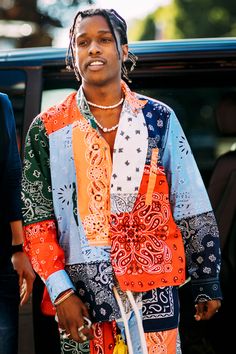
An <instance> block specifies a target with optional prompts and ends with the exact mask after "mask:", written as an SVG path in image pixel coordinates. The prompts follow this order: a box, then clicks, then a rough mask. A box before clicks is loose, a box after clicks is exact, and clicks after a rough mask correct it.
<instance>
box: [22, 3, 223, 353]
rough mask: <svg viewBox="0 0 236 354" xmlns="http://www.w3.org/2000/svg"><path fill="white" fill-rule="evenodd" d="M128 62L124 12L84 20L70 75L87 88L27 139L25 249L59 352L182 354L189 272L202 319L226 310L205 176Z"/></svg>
mask: <svg viewBox="0 0 236 354" xmlns="http://www.w3.org/2000/svg"><path fill="white" fill-rule="evenodd" d="M127 60H131V62H132V68H133V67H134V65H135V61H136V58H135V56H134V55H132V54H131V53H129V50H128V42H127V27H126V23H125V21H124V19H123V18H121V17H120V15H119V14H118V13H117V12H116V11H114V10H112V9H111V10H107V9H89V10H85V11H80V12H78V14H77V15H76V17H75V19H74V23H73V26H72V28H71V31H70V45H69V50H68V56H67V65H68V66H69V67H72V68H73V70H74V72H75V75H76V77H77V79H78V80H79V81H81V86H80V88H79V90H78V92H77V93H72V94H70V95H69V96H68V97H67V98H66V99H65V100H64V102H62V103H60V104H58V105H56V106H54V107H52V108H50V109H48V110H47V111H46V112H43V113H41V114H39V116H38V117H36V118H35V120H34V121H33V123H32V125H31V127H30V128H29V132H28V135H27V138H26V146H25V149H26V150H25V162H24V172H23V202H24V223H25V237H26V251H27V252H28V254H29V256H30V258H31V260H32V264H33V266H34V269H35V271H36V272H37V273H38V274H39V275H40V277H41V278H42V279H43V281H44V282H45V284H46V289H47V292H46V293H45V297H44V301H43V303H42V309H43V311H44V312H45V313H49V312H50V311H53V312H54V313H56V317H57V320H58V324H59V331H60V334H61V350H62V353H94V354H95V353H103V354H108V353H121V352H122V353H125V351H121V350H126V349H127V347H128V352H129V354H132V353H134V354H141V353H142V354H144V353H145V354H146V353H168V354H174V353H176V352H179V351H178V349H177V347H178V346H177V328H178V320H179V305H178V286H179V285H181V284H183V283H184V282H185V266H186V265H187V269H188V274H189V275H190V276H191V278H192V285H193V296H194V299H195V302H196V315H195V317H196V320H205V319H208V318H210V317H211V316H212V315H213V314H214V313H215V312H216V311H217V310H218V308H219V307H220V299H221V291H220V286H219V279H218V276H219V269H220V250H219V237H218V229H217V226H216V222H215V218H214V215H213V212H212V208H211V205H210V202H209V199H208V196H207V193H206V191H205V188H204V185H203V182H202V179H201V177H200V173H199V171H198V169H197V166H196V163H195V161H194V159H193V156H192V154H191V151H190V147H189V145H188V143H187V141H186V139H185V137H184V133H183V131H182V129H181V127H180V124H179V122H178V120H177V118H176V116H175V114H174V112H173V110H172V109H171V108H170V107H168V106H167V105H165V104H164V103H162V102H159V101H157V100H154V99H151V98H148V97H144V96H142V95H139V94H136V93H134V92H131V91H130V89H129V87H128V86H127V84H126V83H125V82H124V81H123V80H122V79H121V77H122V76H123V79H125V80H126V81H127V80H128V71H127V69H126V67H125V64H124V63H125V61H127ZM180 141H181V147H180V144H179V142H180ZM185 258H186V263H187V264H185ZM47 294H49V297H50V302H49V301H47V300H49V297H47ZM50 305H53V306H51V307H50ZM91 322H92V323H93V325H92V326H91ZM126 345H127V347H126Z"/></svg>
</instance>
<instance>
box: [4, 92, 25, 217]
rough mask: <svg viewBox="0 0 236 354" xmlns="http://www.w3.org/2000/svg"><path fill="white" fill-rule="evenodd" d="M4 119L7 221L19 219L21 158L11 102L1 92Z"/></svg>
mask: <svg viewBox="0 0 236 354" xmlns="http://www.w3.org/2000/svg"><path fill="white" fill-rule="evenodd" d="M1 101H2V107H3V117H2V118H3V120H4V122H3V123H4V124H3V127H4V129H3V130H4V131H2V132H1V134H2V135H3V134H4V137H3V138H4V139H5V142H6V143H5V145H6V146H7V150H6V151H5V156H4V158H5V164H4V166H5V168H4V185H5V187H4V188H5V191H4V193H5V195H6V196H7V197H6V198H5V200H6V205H5V207H6V213H5V215H7V218H8V221H9V222H11V221H16V220H21V219H22V215H21V198H20V190H21V160H20V155H19V151H18V146H17V138H16V126H15V119H14V114H13V109H12V105H11V102H10V100H9V98H8V96H7V95H3V94H1Z"/></svg>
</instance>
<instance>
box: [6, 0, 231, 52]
mask: <svg viewBox="0 0 236 354" xmlns="http://www.w3.org/2000/svg"><path fill="white" fill-rule="evenodd" d="M88 6H100V7H107V8H114V9H115V10H117V11H118V12H119V13H120V14H121V15H122V16H123V17H124V18H125V19H126V21H127V23H128V29H129V41H139V40H152V39H181V38H201V37H233V36H236V2H235V0H145V2H142V1H136V0H129V1H128V0H97V1H96V0H0V50H7V49H11V48H26V47H41V46H53V47H66V46H67V44H68V32H69V27H70V26H71V24H72V19H73V17H74V15H75V13H76V12H77V11H78V9H81V8H84V7H88Z"/></svg>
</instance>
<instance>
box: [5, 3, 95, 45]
mask: <svg viewBox="0 0 236 354" xmlns="http://www.w3.org/2000/svg"><path fill="white" fill-rule="evenodd" d="M93 3H94V0H4V1H3V2H2V1H1V0H0V20H3V21H13V22H12V23H14V21H23V22H25V23H30V24H33V26H34V31H33V32H32V34H30V35H28V36H22V37H19V38H18V39H17V40H16V41H15V47H19V48H23V47H39V46H48V45H49V46H50V45H51V44H52V39H53V38H52V31H53V29H54V28H59V27H63V26H67V25H69V24H70V21H72V19H73V17H74V14H75V12H76V11H77V10H78V8H79V7H80V6H83V5H90V4H93ZM7 35H8V34H7V33H6V37H7Z"/></svg>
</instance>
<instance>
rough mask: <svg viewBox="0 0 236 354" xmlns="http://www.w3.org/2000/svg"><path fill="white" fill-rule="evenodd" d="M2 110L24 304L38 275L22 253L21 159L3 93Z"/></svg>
mask: <svg viewBox="0 0 236 354" xmlns="http://www.w3.org/2000/svg"><path fill="white" fill-rule="evenodd" d="M1 99H2V100H3V101H2V106H3V108H4V110H3V117H2V119H4V120H5V124H4V127H5V134H6V136H8V144H7V145H8V146H7V149H6V150H7V153H6V156H5V158H6V164H5V171H4V175H5V186H4V188H5V189H6V195H7V198H6V199H7V200H6V205H5V206H6V215H7V218H8V221H9V223H10V227H11V233H12V263H13V267H14V269H15V270H16V271H17V273H18V275H19V286H20V293H21V305H23V304H24V303H26V302H27V300H28V298H29V296H30V294H31V292H32V288H33V282H34V278H35V274H34V272H33V269H32V267H31V264H30V262H29V259H28V257H27V256H26V254H25V253H24V252H23V241H24V238H23V227H22V221H21V218H22V215H21V199H20V189H21V161H20V156H19V151H18V146H17V139H16V127H15V119H14V114H13V110H12V105H11V102H10V100H9V99H8V97H7V96H6V95H1Z"/></svg>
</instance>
